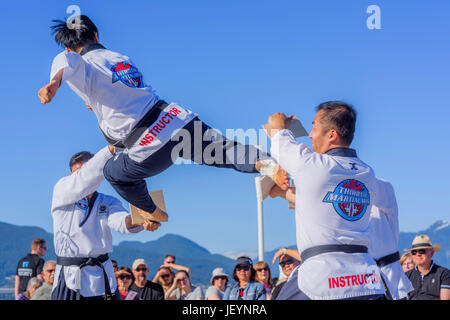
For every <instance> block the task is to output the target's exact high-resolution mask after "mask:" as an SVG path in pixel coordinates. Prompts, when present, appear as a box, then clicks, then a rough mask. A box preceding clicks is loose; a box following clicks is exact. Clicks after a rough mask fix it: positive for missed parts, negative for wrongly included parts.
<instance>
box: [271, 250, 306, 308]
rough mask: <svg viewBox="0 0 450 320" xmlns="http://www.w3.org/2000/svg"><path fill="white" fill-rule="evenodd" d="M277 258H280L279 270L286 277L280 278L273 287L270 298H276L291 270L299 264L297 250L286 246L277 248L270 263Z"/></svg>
mask: <svg viewBox="0 0 450 320" xmlns="http://www.w3.org/2000/svg"><path fill="white" fill-rule="evenodd" d="M294 257H295V258H294ZM278 258H279V260H280V263H279V265H280V267H281V271H282V272H283V274H284V275H285V276H286V277H285V278H283V279H282V280H280V281H279V282H278V283H277V285H276V286H275V288H273V290H272V297H271V300H276V299H277V297H278V295H279V294H280V291H281V289H282V288H283V286H284V285H285V284H286V282H287V280H288V278H289V276H290V275H291V273H292V271H294V269H295V268H297V266H298V265H300V261H301V260H300V254H299V253H298V251H297V250H295V249H288V248H281V249H280V250H278V251H277V252H276V253H275V254H274V256H273V260H272V264H274V263H275V262H276V260H277V259H278Z"/></svg>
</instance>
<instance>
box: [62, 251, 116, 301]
mask: <svg viewBox="0 0 450 320" xmlns="http://www.w3.org/2000/svg"><path fill="white" fill-rule="evenodd" d="M108 260H109V256H108V254H107V253H106V254H102V255H100V256H98V257H96V258H92V257H91V258H79V257H56V263H57V264H59V265H61V266H63V267H69V266H78V267H80V270H81V269H83V268H84V267H86V266H91V267H93V266H97V267H100V268H101V269H102V271H103V279H104V281H105V300H111V287H110V286H109V279H108V275H107V274H106V270H105V268H104V267H103V264H102V263H103V262H106V261H108ZM77 300H80V290H79V289H78V290H77Z"/></svg>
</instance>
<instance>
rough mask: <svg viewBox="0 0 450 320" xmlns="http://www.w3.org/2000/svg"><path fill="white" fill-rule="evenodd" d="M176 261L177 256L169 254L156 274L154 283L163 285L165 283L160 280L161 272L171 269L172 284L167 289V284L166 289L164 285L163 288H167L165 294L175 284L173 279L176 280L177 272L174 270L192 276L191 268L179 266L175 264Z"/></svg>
mask: <svg viewBox="0 0 450 320" xmlns="http://www.w3.org/2000/svg"><path fill="white" fill-rule="evenodd" d="M175 261H176V258H175V256H174V255H173V254H167V255H166V256H165V257H164V264H163V265H161V266H160V267H159V269H158V272H157V273H156V274H155V277H154V278H153V280H152V282H155V283H161V284H162V283H163V282H164V281H163V280H162V279H160V272H159V271H160V270H163V268H169V270H170V272H171V274H172V277H171V279H170V284H169V285H168V287H167V284H166V287H164V285H163V288H165V289H164V292H166V291H167V289H168V288H170V287H171V286H172V284H173V279H174V276H175V272H174V271H173V270H176V271H185V272H187V273H188V274H189V275H190V274H191V269H190V268H189V267H186V266H182V265H179V264H175Z"/></svg>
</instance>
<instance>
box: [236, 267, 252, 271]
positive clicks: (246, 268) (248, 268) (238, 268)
mask: <svg viewBox="0 0 450 320" xmlns="http://www.w3.org/2000/svg"><path fill="white" fill-rule="evenodd" d="M241 270H244V271H248V270H250V266H237V267H236V271H241Z"/></svg>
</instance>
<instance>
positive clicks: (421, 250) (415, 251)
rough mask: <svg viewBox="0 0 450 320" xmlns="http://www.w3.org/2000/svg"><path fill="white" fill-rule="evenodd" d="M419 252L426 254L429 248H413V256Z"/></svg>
mask: <svg viewBox="0 0 450 320" xmlns="http://www.w3.org/2000/svg"><path fill="white" fill-rule="evenodd" d="M417 252H418V253H420V254H425V253H426V252H427V250H426V249H419V250H411V254H412V255H413V256H415V255H416V254H417Z"/></svg>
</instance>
